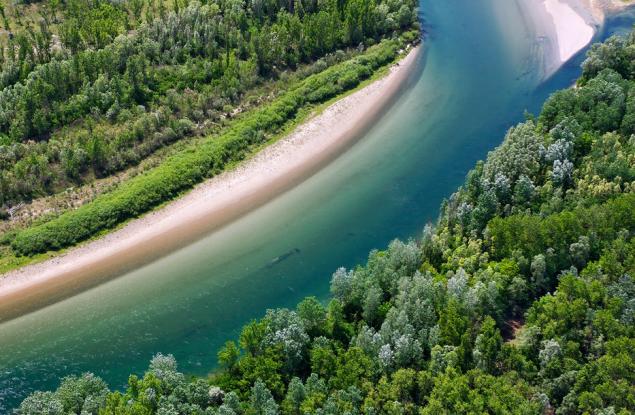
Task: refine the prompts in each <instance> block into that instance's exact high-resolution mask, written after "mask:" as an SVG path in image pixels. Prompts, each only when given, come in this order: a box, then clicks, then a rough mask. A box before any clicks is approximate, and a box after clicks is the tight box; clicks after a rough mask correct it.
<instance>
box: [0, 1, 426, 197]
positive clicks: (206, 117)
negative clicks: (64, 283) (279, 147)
mask: <svg viewBox="0 0 635 415" xmlns="http://www.w3.org/2000/svg"><path fill="white" fill-rule="evenodd" d="M38 4H40V8H39V9H38V10H39V13H40V15H39V19H36V20H38V25H37V27H33V26H28V27H20V26H18V27H16V25H18V24H17V23H15V22H14V24H13V25H11V23H10V22H9V20H8V19H6V18H5V22H4V26H5V30H6V31H7V32H10V33H11V36H9V37H4V43H1V44H0V52H1V53H0V65H1V66H0V68H1V69H0V208H2V207H3V206H4V208H9V207H11V206H13V205H15V204H17V203H20V202H25V201H29V200H31V199H33V198H36V197H39V196H44V195H48V194H53V193H56V192H59V191H61V190H64V189H65V188H66V187H69V186H75V185H78V184H82V183H86V182H90V181H91V180H92V179H93V178H95V177H105V176H108V175H111V174H113V173H115V172H117V171H120V170H122V169H125V168H126V167H128V166H130V165H134V164H137V163H139V161H141V160H142V159H144V158H145V157H147V156H149V155H150V154H152V153H153V152H154V151H155V150H156V149H157V148H159V147H161V146H164V145H166V144H169V143H172V142H174V141H176V140H179V139H180V138H182V137H184V136H188V135H191V134H193V133H194V132H198V133H201V134H204V133H207V132H209V131H210V128H211V127H210V128H205V127H206V126H208V127H209V126H213V125H215V124H217V123H219V122H222V120H223V119H224V118H225V117H226V116H227V114H228V113H231V112H232V111H234V110H235V109H236V107H238V106H239V105H240V104H241V102H242V101H243V99H244V98H245V97H244V94H245V93H246V92H247V91H249V90H250V89H253V88H254V87H256V86H258V85H261V84H262V83H263V82H265V81H267V80H271V79H277V78H279V77H280V75H281V74H283V73H284V72H285V71H290V70H294V69H296V68H298V67H299V66H302V65H305V64H308V63H312V62H315V61H317V60H318V59H320V58H324V57H325V56H326V55H327V54H331V53H334V52H336V51H337V52H338V53H339V54H340V55H342V56H340V58H339V60H343V59H344V58H346V57H347V55H346V53H345V52H344V51H345V50H346V49H347V48H358V47H361V48H363V47H364V46H370V45H372V44H374V43H376V42H377V41H379V40H381V39H382V38H384V37H391V36H392V35H393V34H394V33H399V32H401V31H403V30H405V29H409V28H411V27H412V26H413V25H414V24H415V22H416V12H415V2H414V1H412V0H409V1H397V0H382V1H374V0H373V1H370V0H346V1H342V0H320V1H317V0H297V1H289V0H283V1H279V0H273V1H272V0H264V1H263V0H254V1H244V0H221V1H203V2H197V1H191V2H185V1H183V0H175V1H172V2H165V1H158V0H128V1H107V0H67V1H54V0H49V1H48V2H40V3H38ZM16 7H17V6H16ZM17 10H20V9H19V8H18V9H17ZM27 10H30V9H27ZM4 13H5V16H6V12H4ZM11 30H16V33H15V34H13V32H11ZM0 39H3V38H2V37H0ZM336 60H337V58H335V59H333V58H331V59H330V62H333V61H336ZM327 62H329V60H322V61H321V64H320V65H322V66H318V67H316V69H315V70H319V69H320V68H321V69H324V66H325V64H326V63H327Z"/></svg>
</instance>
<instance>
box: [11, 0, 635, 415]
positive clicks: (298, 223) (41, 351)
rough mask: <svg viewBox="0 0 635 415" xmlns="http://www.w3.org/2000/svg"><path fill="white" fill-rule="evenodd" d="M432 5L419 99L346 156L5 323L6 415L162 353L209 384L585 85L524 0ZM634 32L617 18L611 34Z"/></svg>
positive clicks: (428, 215)
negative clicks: (157, 254) (129, 267)
mask: <svg viewBox="0 0 635 415" xmlns="http://www.w3.org/2000/svg"><path fill="white" fill-rule="evenodd" d="M520 1H525V0H520ZM421 6H422V7H421V9H422V14H421V18H422V21H423V22H424V26H425V29H426V40H425V52H424V53H422V54H421V56H420V59H419V62H418V63H417V67H416V69H415V70H414V71H413V73H412V75H411V77H410V79H409V80H408V83H407V85H406V88H404V91H403V93H401V95H400V96H399V98H398V99H397V101H396V102H395V104H394V105H393V106H392V107H391V108H390V109H389V110H388V111H387V112H386V113H385V114H384V115H383V117H382V118H381V119H380V120H379V121H378V123H377V124H376V125H375V127H373V128H372V129H371V130H370V132H368V133H367V134H366V135H365V136H364V137H363V138H361V139H360V140H359V141H358V142H357V143H356V144H355V145H354V146H352V147H351V148H350V149H349V150H347V151H346V152H345V153H344V154H342V155H341V156H339V157H338V158H337V159H336V160H335V161H333V162H332V163H330V164H329V165H328V166H327V167H325V168H324V169H323V170H321V171H320V172H318V173H317V174H315V175H314V176H312V177H311V178H309V179H308V180H306V181H304V182H303V183H301V184H300V185H298V186H297V187H295V188H294V189H292V190H291V191H288V192H286V193H284V194H283V195H281V196H279V197H278V198H276V199H275V200H273V201H271V202H270V203H268V204H266V205H264V206H263V207H261V208H259V209H257V210H255V211H253V212H251V213H250V214H248V215H246V216H244V217H243V218H241V219H240V220H237V221H235V222H233V223H231V224H230V225H228V226H226V227H224V228H222V229H220V230H218V231H216V232H214V233H212V234H210V235H208V236H207V237H205V238H203V239H201V240H199V241H198V242H196V243H193V244H191V245H189V246H186V247H183V248H182V249H180V250H179V251H177V252H174V253H172V254H170V255H168V256H165V257H163V258H162V259H160V260H158V261H155V262H154V263H151V264H149V265H147V266H144V267H143V268H140V269H137V270H135V271H132V272H129V273H127V274H125V275H122V276H121V277H119V278H117V279H114V280H111V281H109V282H107V283H104V284H102V285H99V286H97V287H95V288H93V289H91V290H89V291H86V292H83V293H81V294H79V295H76V296H73V297H71V298H68V299H66V300H64V301H61V302H59V303H56V304H53V305H51V306H48V307H46V308H44V309H42V310H39V311H37V312H34V313H31V314H28V315H25V316H22V317H19V318H17V319H14V320H12V321H9V322H6V323H3V324H2V325H0V350H1V352H0V413H6V412H8V411H9V410H10V408H13V407H15V406H16V405H17V404H18V403H19V402H20V400H21V399H22V398H23V397H24V396H25V395H26V394H28V393H29V392H31V391H33V390H35V389H52V388H55V387H56V386H57V384H58V382H59V378H60V377H62V376H65V375H68V374H73V373H81V372H84V371H92V372H94V373H96V374H98V375H99V376H101V377H103V378H104V379H105V380H106V381H107V382H108V383H109V385H110V386H111V388H122V387H123V386H124V385H125V382H126V380H127V377H128V374H129V373H142V372H143V371H144V370H145V368H146V367H147V364H148V361H149V360H150V358H151V357H152V355H153V354H155V353H157V352H163V353H172V354H174V355H175V356H176V358H177V359H178V361H179V365H180V366H179V367H180V369H181V370H182V371H184V372H186V373H192V374H197V375H204V374H206V373H207V372H208V371H209V370H210V369H211V368H213V367H214V365H215V364H216V352H217V350H218V349H219V347H220V346H221V345H222V344H223V343H224V342H225V341H226V340H228V339H232V338H236V337H237V335H238V333H239V330H240V327H241V326H242V325H243V324H244V323H246V322H248V321H249V320H251V319H253V318H258V317H260V316H262V315H263V314H264V312H265V310H266V309H267V308H273V307H285V306H286V307H293V306H294V305H295V304H296V303H297V302H298V301H299V300H301V299H302V298H303V297H305V296H307V295H315V296H317V297H319V298H321V299H325V298H326V297H327V296H328V284H329V280H330V276H331V274H332V272H333V271H334V270H335V269H337V268H338V267H339V266H346V267H351V266H354V265H355V264H359V263H363V262H364V261H365V259H366V257H367V255H368V252H369V251H370V250H371V249H375V248H378V249H381V248H383V247H385V246H386V245H387V244H388V243H389V242H390V240H391V239H393V238H397V237H398V238H410V237H417V236H418V235H419V233H420V231H421V230H422V229H423V226H424V225H425V224H426V223H427V222H431V221H432V222H433V221H434V220H435V219H436V217H437V215H438V209H439V205H440V203H441V201H442V200H443V198H444V197H447V196H449V195H450V194H451V193H452V192H453V191H454V189H455V188H456V187H457V186H459V185H460V184H461V182H462V181H463V179H464V177H465V174H466V173H467V171H468V170H469V169H470V168H471V167H472V166H473V165H474V164H475V162H476V161H477V160H478V159H482V158H484V157H485V156H486V154H487V151H489V150H491V149H492V148H494V147H495V146H496V145H498V144H499V143H500V142H501V140H502V138H503V136H504V133H505V131H506V130H507V129H508V128H509V127H510V126H511V125H513V124H514V123H516V122H518V121H520V120H521V119H522V118H523V113H524V111H525V110H528V111H530V112H534V113H536V112H538V111H539V108H540V105H541V104H542V102H544V100H545V98H546V97H547V96H548V94H549V93H551V92H553V91H554V90H556V89H559V88H563V87H567V86H569V85H571V84H572V83H573V82H574V80H575V78H576V77H577V76H578V75H579V63H580V61H581V59H582V58H583V54H582V53H580V54H578V55H577V56H576V57H575V58H574V59H573V61H571V62H570V63H568V64H566V65H565V66H563V67H562V68H561V69H560V70H559V71H558V72H557V73H556V74H555V75H554V76H553V77H552V78H551V79H549V80H548V81H546V82H543V81H542V79H541V74H540V68H541V67H542V61H541V56H542V55H541V48H540V41H539V40H536V38H535V36H534V35H533V33H532V32H531V29H530V28H529V26H528V25H526V24H525V22H524V20H523V18H522V16H520V14H519V12H518V10H519V9H518V8H517V7H516V4H515V2H514V1H510V0H479V1H474V0H422V5H421ZM633 21H635V19H633V16H632V15H631V16H621V17H619V18H613V19H610V20H609V22H608V23H607V26H606V29H605V32H604V33H602V34H600V35H598V38H603V37H605V36H606V35H607V33H609V32H613V31H624V30H625V28H628V27H630V26H631V25H632V23H633Z"/></svg>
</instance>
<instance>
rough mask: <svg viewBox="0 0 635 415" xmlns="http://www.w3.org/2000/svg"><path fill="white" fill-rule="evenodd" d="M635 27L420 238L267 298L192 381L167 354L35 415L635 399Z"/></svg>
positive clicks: (613, 405) (479, 409) (463, 408)
mask: <svg viewBox="0 0 635 415" xmlns="http://www.w3.org/2000/svg"><path fill="white" fill-rule="evenodd" d="M634 50H635V34H631V35H630V36H629V37H627V38H625V39H620V38H613V39H610V40H608V41H607V42H606V43H604V44H602V45H596V46H594V47H593V48H592V49H591V50H590V52H589V54H588V58H587V60H586V61H585V62H584V65H583V75H582V78H581V79H580V80H579V82H578V85H577V87H576V88H571V89H567V90H563V91H560V92H558V93H556V94H554V95H553V96H552V97H551V98H550V99H549V100H548V101H547V102H546V104H545V105H544V108H543V110H542V113H541V114H540V115H539V116H538V117H530V118H529V119H528V120H527V121H526V122H524V123H521V124H519V125H517V126H516V127H514V128H512V129H511V130H510V131H509V133H508V134H507V136H506V137H505V140H504V142H503V143H502V145H501V146H500V147H498V148H497V149H495V150H494V151H492V152H491V153H490V154H489V155H488V157H487V159H486V160H485V161H484V162H481V163H478V165H477V166H476V167H475V168H474V170H472V171H471V172H470V173H469V174H468V176H467V178H466V181H465V184H464V185H463V186H462V187H461V188H460V189H459V190H458V191H457V192H456V193H455V194H453V195H452V196H451V197H450V198H449V200H448V201H447V202H446V203H444V205H443V206H442V212H441V216H440V219H439V222H438V224H437V225H436V226H435V227H432V226H428V227H426V229H425V230H424V231H423V234H422V236H421V238H420V240H418V241H409V242H401V241H394V242H393V243H391V244H390V246H389V247H388V248H387V249H386V250H384V251H373V252H371V254H370V255H369V258H368V262H367V264H366V265H365V266H359V267H357V268H354V269H351V270H346V269H339V270H337V271H336V272H335V273H334V274H333V276H332V281H331V293H332V299H331V300H330V301H329V302H328V304H326V305H324V304H322V303H320V302H319V301H317V300H316V299H315V298H307V299H305V300H304V301H302V302H301V303H300V304H299V305H298V306H297V308H296V309H295V310H289V309H278V310H269V311H267V313H266V315H265V317H264V318H262V319H261V320H258V321H253V322H251V323H249V324H248V325H246V326H245V327H244V328H243V330H242V333H241V334H240V337H239V339H238V340H237V341H228V342H227V343H226V345H225V346H224V347H223V348H222V350H220V351H219V352H218V362H219V368H218V369H217V370H215V371H214V372H213V373H212V374H211V375H210V376H209V377H208V378H206V379H193V380H190V379H187V378H186V377H185V376H184V375H183V374H182V373H180V372H178V368H177V363H176V362H175V360H174V358H173V357H171V356H166V355H161V354H159V355H157V356H155V357H154V358H153V359H152V361H151V363H150V367H149V368H148V371H147V372H146V373H145V374H144V375H143V376H142V377H139V376H136V375H132V376H131V377H130V378H129V381H128V386H127V388H126V389H125V390H124V391H116V392H110V391H109V390H108V388H107V386H106V385H105V383H104V382H103V381H102V380H101V379H99V378H97V377H95V376H94V375H91V374H84V375H81V376H70V377H67V378H65V379H64V380H62V382H61V385H60V387H59V388H58V389H57V390H56V391H54V392H37V393H34V394H33V395H31V396H30V397H29V398H27V399H26V400H25V401H24V402H23V403H22V405H21V406H20V409H19V411H18V412H19V413H20V414H24V415H27V414H39V413H43V412H45V411H46V413H49V414H62V413H77V414H79V413H89V414H98V413H99V414H155V413H156V414H162V415H165V414H224V415H233V414H245V415H247V414H277V413H282V414H325V415H326V414H415V413H418V414H440V413H447V414H468V413H479V414H482V413H492V414H508V413H514V414H542V413H544V414H553V413H555V414H561V415H565V414H593V415H609V414H624V415H625V414H630V413H633V412H635V280H634V277H635V122H633V120H634V119H635V67H634V66H633V62H635V60H634V59H633V51H634Z"/></svg>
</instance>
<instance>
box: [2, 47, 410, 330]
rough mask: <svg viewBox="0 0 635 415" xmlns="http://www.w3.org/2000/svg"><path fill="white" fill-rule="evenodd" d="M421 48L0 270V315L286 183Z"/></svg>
mask: <svg viewBox="0 0 635 415" xmlns="http://www.w3.org/2000/svg"><path fill="white" fill-rule="evenodd" d="M420 49H421V47H416V48H414V49H412V50H411V51H409V53H407V55H406V56H405V57H404V58H403V59H401V61H400V62H399V63H397V64H395V65H393V66H392V67H391V68H390V70H389V72H388V74H387V75H386V76H384V77H382V78H381V79H379V80H377V81H374V82H372V83H370V84H369V85H367V86H365V87H363V88H361V89H359V90H358V91H356V92H354V93H352V94H350V95H348V96H346V97H345V98H343V99H341V100H339V101H337V102H335V103H334V104H332V105H330V106H329V107H327V108H326V109H325V110H324V111H322V112H321V113H320V114H317V115H314V116H312V117H311V118H310V119H309V120H308V121H307V122H305V123H303V124H302V125H300V126H299V127H297V128H296V129H295V130H294V131H293V132H291V133H290V134H289V135H288V136H286V137H284V138H283V139H281V140H279V141H277V142H275V143H274V144H272V145H269V146H268V147H266V148H264V149H263V150H261V151H260V152H258V153H257V154H256V155H254V156H253V157H252V158H250V159H248V160H247V161H245V162H243V163H241V164H240V165H239V166H238V167H236V168H235V169H233V170H230V171H227V172H224V173H222V174H220V175H218V176H216V177H214V178H212V179H210V180H208V181H206V182H204V183H202V184H200V185H198V186H197V187H195V188H194V189H193V190H192V191H191V192H189V193H188V194H187V195H185V196H183V197H182V198H180V199H178V200H175V201H173V202H171V203H169V204H168V205H166V206H165V207H163V208H161V209H159V210H157V211H155V212H152V213H149V214H147V215H145V216H143V217H142V218H140V219H137V220H134V221H131V222H130V223H128V224H127V225H126V226H125V227H123V228H122V229H119V230H117V231H114V232H112V233H110V234H108V235H106V236H104V237H103V238H101V239H98V240H96V241H93V242H90V243H87V244H84V245H82V246H80V247H77V248H74V249H72V250H70V251H69V252H67V253H65V254H63V255H60V256H58V257H55V258H53V259H50V260H47V261H44V262H41V263H38V264H34V265H30V266H27V267H24V268H22V269H19V270H16V271H12V272H10V273H8V274H6V275H4V276H1V277H0V321H3V320H7V319H10V318H12V317H15V316H18V315H22V314H24V313H25V312H28V311H31V310H34V309H37V308H40V307H42V306H45V305H47V304H51V303H54V302H56V301H59V300H61V299H63V298H66V297H68V296H69V295H72V294H73V293H76V292H80V291H82V290H84V289H87V288H89V287H91V286H95V285H97V284H99V283H100V282H102V281H104V280H107V279H109V278H112V277H113V276H116V275H120V274H121V273H122V272H125V271H126V270H129V269H133V268H135V267H138V266H141V265H143V264H144V263H148V262H150V261H151V260H153V259H156V258H158V257H160V256H162V255H164V254H166V253H168V252H171V251H174V250H176V249H178V248H179V247H181V246H184V245H185V244H187V243H189V242H192V241H194V240H196V239H198V238H200V237H202V236H204V235H205V234H208V233H209V232H210V231H213V230H214V229H218V228H220V227H222V226H223V225H225V224H227V223H230V222H231V221H232V220H235V219H236V218H238V217H240V216H242V215H244V214H245V213H247V212H249V211H251V210H253V209H255V208H257V207H259V206H261V205H263V204H264V203H266V202H267V201H269V200H271V199H273V198H275V197H276V196H277V195H279V194H281V193H283V192H284V191H286V190H288V189H290V188H292V187H293V186H295V185H297V184H298V183H300V182H302V181H303V180H305V179H306V178H308V177H310V176H311V175H312V174H313V173H315V172H316V171H318V170H319V169H320V168H322V167H323V166H324V165H325V164H327V163H328V162H329V161H331V160H333V159H334V158H335V157H337V155H338V154H341V152H342V151H344V150H345V149H346V148H347V147H348V146H350V145H352V144H353V143H354V142H355V140H356V139H358V138H359V137H361V136H362V135H363V134H364V133H365V132H366V131H367V130H368V129H369V128H370V127H371V126H372V125H373V124H374V122H375V121H376V120H377V119H378V117H380V116H381V114H382V113H383V112H384V111H385V110H386V108H387V107H389V105H390V103H391V102H392V101H393V100H394V98H395V97H396V96H397V94H398V92H399V91H400V89H401V88H402V87H403V85H404V84H405V81H406V80H407V79H408V75H409V74H410V73H411V72H412V68H414V67H415V62H416V60H417V56H418V54H419V53H420Z"/></svg>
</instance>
